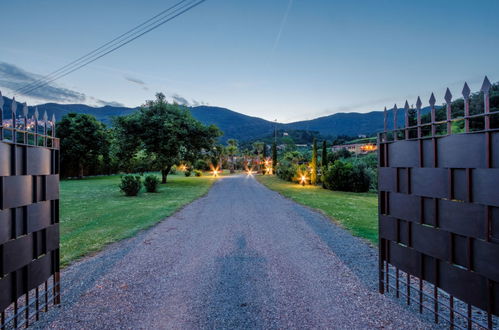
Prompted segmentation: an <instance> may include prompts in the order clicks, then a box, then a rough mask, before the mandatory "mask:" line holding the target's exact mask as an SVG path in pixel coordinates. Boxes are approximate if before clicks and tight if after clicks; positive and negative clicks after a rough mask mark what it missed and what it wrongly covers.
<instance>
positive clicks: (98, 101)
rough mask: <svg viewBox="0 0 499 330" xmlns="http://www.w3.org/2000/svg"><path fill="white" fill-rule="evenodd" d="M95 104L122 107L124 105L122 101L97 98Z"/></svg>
mask: <svg viewBox="0 0 499 330" xmlns="http://www.w3.org/2000/svg"><path fill="white" fill-rule="evenodd" d="M97 104H98V105H101V106H106V105H109V106H111V107H124V106H125V105H124V104H123V103H119V102H115V101H109V102H108V101H104V100H97Z"/></svg>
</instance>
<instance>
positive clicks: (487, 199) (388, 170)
mask: <svg viewBox="0 0 499 330" xmlns="http://www.w3.org/2000/svg"><path fill="white" fill-rule="evenodd" d="M490 88H491V84H490V82H489V81H488V79H487V78H485V81H484V83H483V86H482V90H481V93H483V110H482V111H480V113H475V114H473V113H470V89H469V88H468V85H467V84H465V87H464V89H463V97H464V99H463V100H464V116H460V117H455V116H454V114H453V113H452V107H451V105H452V103H451V99H452V95H451V93H450V91H449V90H448V89H447V92H446V94H445V101H446V106H444V107H442V108H440V107H436V106H435V103H436V101H435V97H434V95H433V94H432V96H431V98H430V107H429V109H426V110H427V113H424V111H423V110H425V109H422V108H421V107H422V102H421V100H420V99H419V98H418V102H417V105H416V109H412V108H410V107H409V105H408V103H407V102H406V105H405V109H404V110H405V111H404V112H405V118H404V119H405V120H404V122H405V125H404V126H403V127H402V128H398V127H397V124H398V122H399V119H400V118H397V117H398V114H397V113H398V111H399V110H398V109H397V107H396V106H395V107H394V109H393V129H392V130H388V127H387V126H388V125H387V111H386V109H385V131H384V132H383V133H381V134H380V135H379V136H378V144H379V145H378V146H379V252H380V253H379V256H380V259H379V261H380V262H379V289H380V292H381V293H390V294H394V295H396V296H397V297H400V296H403V297H404V298H405V299H406V301H407V304H412V305H414V307H415V308H416V309H418V310H419V312H421V313H422V312H423V311H424V310H427V311H429V312H430V313H432V314H433V316H434V320H435V322H437V323H438V322H440V321H445V322H448V324H449V325H450V326H451V327H458V328H468V329H471V328H476V327H478V328H489V329H492V328H494V327H498V326H499V324H498V323H497V315H499V127H498V126H497V125H495V126H493V125H491V123H492V122H493V123H496V122H499V121H498V119H499V111H495V112H491V111H490V98H489V92H490ZM437 111H439V112H440V115H441V117H442V116H443V117H445V119H443V120H437ZM444 111H445V115H443V112H444ZM426 118H427V119H428V120H426V121H425V120H423V119H426ZM457 129H459V130H462V132H461V133H457V134H453V133H455V132H453V130H457Z"/></svg>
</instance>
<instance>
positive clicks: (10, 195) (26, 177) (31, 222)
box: [0, 93, 60, 329]
mask: <svg viewBox="0 0 499 330" xmlns="http://www.w3.org/2000/svg"><path fill="white" fill-rule="evenodd" d="M3 105H4V100H3V98H2V96H1V93H0V192H1V195H0V312H1V323H0V325H1V327H0V328H1V329H5V328H17V327H21V326H28V325H29V324H30V322H31V321H33V320H38V318H39V313H40V312H41V311H46V310H48V308H49V305H51V304H59V303H60V296H59V292H60V287H59V141H58V139H57V138H55V120H54V117H52V120H48V118H47V115H46V113H45V114H44V116H43V118H40V120H39V118H38V111H37V110H36V111H35V113H34V114H33V117H31V118H28V107H27V105H26V104H24V105H23V109H22V112H23V114H22V116H20V117H18V116H17V115H16V113H17V103H16V102H15V101H14V102H12V106H11V109H10V110H11V111H10V116H8V117H10V119H5V118H4V116H3V115H4V113H3Z"/></svg>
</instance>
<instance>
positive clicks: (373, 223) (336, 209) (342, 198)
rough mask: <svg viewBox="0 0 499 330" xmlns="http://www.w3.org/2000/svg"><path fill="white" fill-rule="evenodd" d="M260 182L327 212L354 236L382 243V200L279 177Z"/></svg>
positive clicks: (259, 179)
mask: <svg viewBox="0 0 499 330" xmlns="http://www.w3.org/2000/svg"><path fill="white" fill-rule="evenodd" d="M257 179H258V181H260V182H261V183H263V184H264V185H265V186H267V187H268V188H270V189H272V190H275V191H277V192H279V193H280V194H282V195H283V196H286V197H288V198H290V199H292V200H294V201H295V202H298V203H300V204H303V205H306V206H309V207H311V208H314V209H317V210H320V211H322V212H324V213H325V214H326V215H328V216H329V217H331V218H333V219H334V220H336V221H337V222H338V223H340V224H341V225H342V226H343V227H344V228H346V229H348V230H350V231H351V232H352V233H353V234H354V235H356V236H360V237H362V238H365V239H367V240H368V241H370V242H371V243H373V244H377V242H378V197H377V195H376V194H373V193H360V194H359V193H349V192H341V191H331V190H327V189H323V188H322V187H320V186H310V185H307V186H304V187H302V186H301V185H298V184H296V183H290V182H286V181H283V180H281V179H279V178H277V177H275V176H257Z"/></svg>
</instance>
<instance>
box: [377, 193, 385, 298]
mask: <svg viewBox="0 0 499 330" xmlns="http://www.w3.org/2000/svg"><path fill="white" fill-rule="evenodd" d="M380 202H381V203H383V201H380ZM380 237H381V236H380ZM385 246H386V245H385V240H384V239H380V242H379V257H378V259H379V272H378V276H379V293H381V294H384V293H385V285H384V283H383V279H384V276H385V274H384V273H383V267H384V262H385V259H386V255H385Z"/></svg>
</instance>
